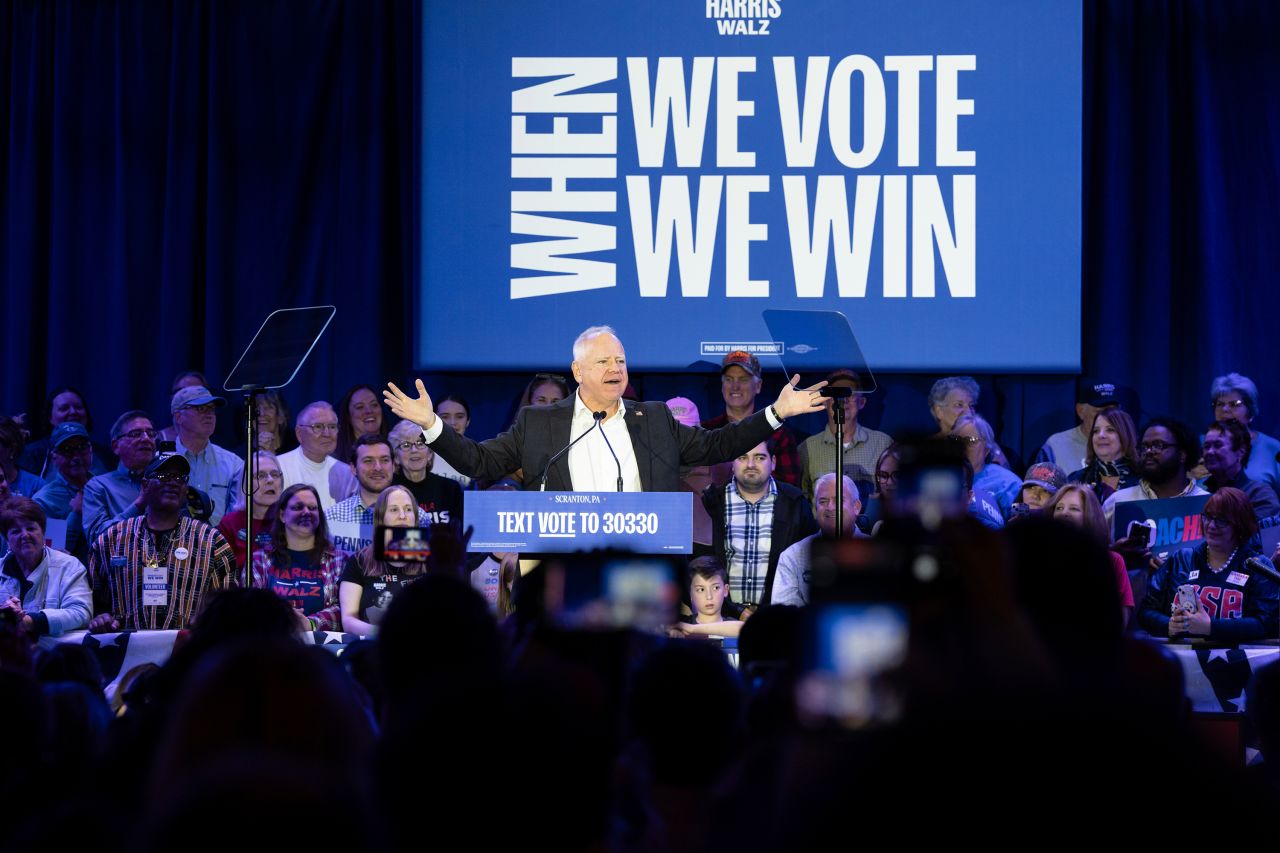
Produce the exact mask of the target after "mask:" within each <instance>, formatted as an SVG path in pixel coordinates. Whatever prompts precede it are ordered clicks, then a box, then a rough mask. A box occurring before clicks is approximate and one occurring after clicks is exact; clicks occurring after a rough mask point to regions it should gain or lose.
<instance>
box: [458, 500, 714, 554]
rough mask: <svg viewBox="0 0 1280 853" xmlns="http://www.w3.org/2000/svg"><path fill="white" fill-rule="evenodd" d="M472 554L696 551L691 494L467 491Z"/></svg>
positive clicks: (469, 548)
mask: <svg viewBox="0 0 1280 853" xmlns="http://www.w3.org/2000/svg"><path fill="white" fill-rule="evenodd" d="M463 501H464V506H465V511H466V519H467V524H468V525H471V526H474V527H475V533H474V534H473V535H472V536H471V543H470V545H469V546H468V550H471V551H480V552H490V551H519V552H521V553H524V554H548V553H565V552H569V551H592V550H596V549H599V548H619V549H624V550H628V551H634V552H636V553H638V554H689V553H692V552H693V545H692V543H693V494H692V493H690V492H465V493H464V496H463Z"/></svg>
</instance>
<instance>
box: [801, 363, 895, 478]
mask: <svg viewBox="0 0 1280 853" xmlns="http://www.w3.org/2000/svg"><path fill="white" fill-rule="evenodd" d="M859 383H860V380H859V379H858V375H857V374H856V373H854V372H853V371H852V370H837V371H835V372H833V373H832V374H831V375H830V376H828V377H827V384H828V385H832V386H835V387H844V388H850V389H852V390H853V392H854V393H853V395H852V396H850V397H844V398H842V399H841V400H840V405H841V406H842V407H843V409H844V448H843V449H842V450H841V452H840V465H841V470H842V472H843V473H844V474H845V475H846V476H848V477H851V478H852V479H853V481H854V482H855V483H860V484H862V486H863V487H864V488H866V489H867V490H868V491H870V490H871V489H872V488H873V485H872V480H873V479H874V477H875V469H876V462H877V461H879V459H880V454H882V453H884V451H885V449H886V448H887V447H888V446H889V445H891V444H893V439H892V438H890V437H889V436H888V434H886V433H883V432H880V431H879V430H874V429H868V428H867V427H865V426H862V425H861V424H859V423H858V413H859V412H861V411H862V409H863V407H864V406H866V405H867V397H866V395H865V394H862V393H860V390H859V389H860V387H861V386H860V384H859ZM823 404H824V405H825V406H826V409H827V428H826V429H824V430H823V431H822V432H820V433H818V434H817V435H812V436H809V438H807V439H805V441H804V443H803V444H801V445H800V465H801V468H802V471H803V473H802V475H801V482H800V488H802V489H803V490H804V493H805V496H806V497H807V498H808V499H809V500H810V501H812V500H813V484H814V483H816V482H817V481H818V478H819V477H821V476H823V475H825V474H832V473H835V468H836V418H835V400H833V399H831V398H827V399H825V400H824V401H823Z"/></svg>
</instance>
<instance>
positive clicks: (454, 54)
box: [415, 0, 1082, 372]
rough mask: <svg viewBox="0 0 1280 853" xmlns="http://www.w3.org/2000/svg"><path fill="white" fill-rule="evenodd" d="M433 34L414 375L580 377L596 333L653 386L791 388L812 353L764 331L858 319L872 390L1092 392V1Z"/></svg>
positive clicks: (561, 1) (717, 12) (629, 18)
mask: <svg viewBox="0 0 1280 853" xmlns="http://www.w3.org/2000/svg"><path fill="white" fill-rule="evenodd" d="M422 20H423V36H422V45H423V49H422V75H423V77H422V86H421V91H422V101H421V116H422V127H421V139H422V147H421V152H420V156H421V172H420V173H421V184H420V187H419V197H420V203H421V214H422V215H421V217H420V222H421V241H420V242H421V265H420V269H421V279H420V282H419V292H418V300H417V316H418V322H417V324H416V332H417V341H416V348H415V349H416V361H417V364H418V366H419V367H420V368H429V369H440V370H449V369H475V370H489V369H500V370H506V369H511V368H525V369H529V370H545V369H547V368H549V367H556V366H563V365H565V364H566V363H567V362H568V361H569V360H570V352H569V349H570V343H571V342H572V341H573V339H574V337H575V336H576V335H577V334H578V333H579V332H580V331H582V329H583V328H585V327H587V326H590V325H595V324H599V323H607V324H610V325H612V326H614V328H615V329H617V331H618V332H619V335H620V337H621V338H622V340H623V342H624V343H625V344H626V346H627V350H628V352H627V354H628V356H629V359H630V361H631V362H632V363H633V364H635V365H637V366H640V367H643V368H645V369H677V370H678V369H684V368H687V367H689V366H690V365H693V364H696V363H699V362H702V361H713V362H718V361H719V359H720V357H721V355H722V354H723V353H725V352H729V351H732V350H734V349H745V350H748V351H750V352H754V353H756V354H757V355H760V356H761V357H762V359H764V360H765V366H766V367H767V368H776V367H777V366H778V361H777V360H776V359H777V357H778V356H779V355H780V354H781V353H783V352H786V351H794V350H795V349H796V348H797V347H806V346H810V345H811V344H810V342H808V341H806V340H797V341H779V340H776V339H774V337H773V336H772V335H770V334H769V331H768V329H767V328H766V326H765V324H764V322H763V321H762V319H761V312H762V311H763V310H765V309H793V310H794V309H818V310H838V311H841V312H843V313H844V314H845V315H846V316H847V317H849V319H850V321H851V323H852V325H853V330H854V332H855V334H856V335H857V337H858V340H859V341H860V343H861V344H862V350H863V353H864V354H865V356H866V360H867V364H868V365H869V366H870V367H871V368H872V369H873V370H906V371H917V372H926V371H940V370H951V369H955V370H960V369H963V370H980V371H988V372H1027V371H1032V372H1047V371H1075V370H1077V369H1078V368H1079V362H1080V245H1081V237H1080V221H1081V218H1080V217H1081V214H1080V210H1081V189H1080V183H1081V181H1080V169H1081V166H1080V163H1081V71H1082V13H1081V8H1080V4H1079V3H1071V2H1044V0H913V2H911V3H884V2H869V0H849V2H841V3H829V2H818V0H646V2H643V3H630V2H613V3H600V2H598V0H524V2H521V3H511V2H497V0H433V2H431V3H427V4H424V6H423V15H422ZM513 332H514V333H515V336H516V337H517V338H518V341H519V343H518V344H517V345H511V344H510V341H511V339H512V333H513ZM495 334H499V335H502V336H503V340H504V341H506V343H505V344H504V345H500V346H495V345H493V344H492V343H491V342H492V341H493V340H494V339H495Z"/></svg>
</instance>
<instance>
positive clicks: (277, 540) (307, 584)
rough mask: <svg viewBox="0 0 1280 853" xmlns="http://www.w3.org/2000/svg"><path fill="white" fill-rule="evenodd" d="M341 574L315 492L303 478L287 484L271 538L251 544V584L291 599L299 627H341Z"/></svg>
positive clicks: (339, 628)
mask: <svg viewBox="0 0 1280 853" xmlns="http://www.w3.org/2000/svg"><path fill="white" fill-rule="evenodd" d="M340 573H341V561H340V560H339V558H338V554H337V552H335V551H334V550H333V545H332V544H331V543H330V541H329V527H328V524H327V523H326V521H325V516H324V512H322V511H321V509H320V494H319V492H317V491H316V490H315V488H314V487H312V486H309V485H307V484H306V483H297V484H295V485H292V486H290V487H289V488H287V489H285V490H284V494H282V495H281V496H280V502H279V506H278V510H277V512H276V514H275V520H274V521H273V522H272V524H271V538H270V541H268V542H266V543H264V544H263V546H262V547H260V548H256V549H254V552H253V585H254V586H256V587H258V588H259V589H269V590H271V591H272V592H274V593H275V594H276V595H279V596H280V597H281V598H284V599H286V600H287V601H289V602H290V603H291V604H293V606H294V609H295V610H296V612H297V614H298V627H299V629H300V630H303V631H340V630H342V612H341V606H340V604H339V597H338V588H339V587H338V582H339V576H340Z"/></svg>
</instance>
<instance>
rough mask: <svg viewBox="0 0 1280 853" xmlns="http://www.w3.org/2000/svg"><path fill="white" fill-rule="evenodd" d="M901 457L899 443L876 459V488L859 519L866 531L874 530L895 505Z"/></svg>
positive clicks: (892, 445)
mask: <svg viewBox="0 0 1280 853" xmlns="http://www.w3.org/2000/svg"><path fill="white" fill-rule="evenodd" d="M901 458H902V451H901V449H900V448H899V447H898V445H897V444H891V445H889V446H888V447H886V448H885V449H884V451H883V452H882V453H881V454H880V458H879V459H878V460H876V473H875V477H876V490H875V492H874V493H873V494H872V495H871V497H870V498H868V499H867V502H866V504H865V505H864V506H863V507H862V516H861V517H860V518H859V519H858V522H859V527H860V528H861V527H865V529H864V530H863V532H864V533H872V532H874V531H875V530H876V528H877V527H878V526H879V524H880V522H881V521H883V520H884V518H885V516H886V515H888V513H889V510H890V509H891V508H892V506H893V500H894V497H895V496H896V495H897V493H898V465H899V464H900V461H901Z"/></svg>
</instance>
